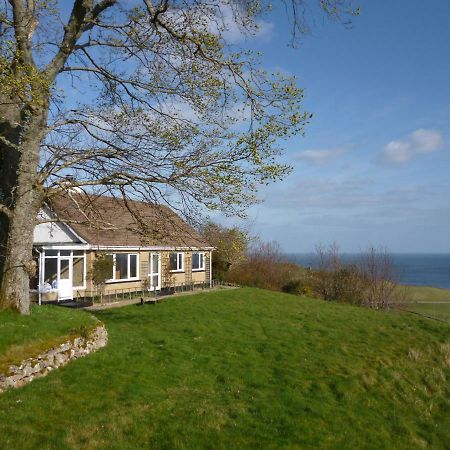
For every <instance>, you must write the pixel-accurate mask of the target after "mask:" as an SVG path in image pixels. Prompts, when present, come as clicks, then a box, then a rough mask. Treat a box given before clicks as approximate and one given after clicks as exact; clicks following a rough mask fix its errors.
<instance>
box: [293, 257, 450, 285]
mask: <svg viewBox="0 0 450 450" xmlns="http://www.w3.org/2000/svg"><path fill="white" fill-rule="evenodd" d="M286 256H287V257H288V259H289V261H291V262H294V263H297V264H300V265H302V266H306V267H308V266H310V267H313V268H314V267H315V266H316V265H317V257H316V255H314V254H313V253H288V254H287V255H286ZM390 256H391V258H392V263H393V266H394V269H395V274H396V277H397V279H398V281H399V282H400V283H401V284H408V285H415V286H433V287H438V288H443V289H450V254H436V253H435V254H428V253H421V254H412V253H408V254H407V253H394V254H390ZM341 257H342V260H343V261H344V262H349V263H354V262H357V261H358V259H359V258H360V255H358V254H352V253H344V254H341Z"/></svg>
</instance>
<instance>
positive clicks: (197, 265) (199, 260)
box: [192, 252, 204, 270]
mask: <svg viewBox="0 0 450 450" xmlns="http://www.w3.org/2000/svg"><path fill="white" fill-rule="evenodd" d="M192 269H193V270H201V269H204V263H203V253H198V252H194V253H192Z"/></svg>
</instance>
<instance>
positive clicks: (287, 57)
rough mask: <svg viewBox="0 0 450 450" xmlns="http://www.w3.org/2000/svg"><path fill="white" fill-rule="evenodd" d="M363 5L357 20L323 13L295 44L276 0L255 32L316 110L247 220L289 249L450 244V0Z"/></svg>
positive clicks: (449, 247) (420, 248) (443, 247)
mask: <svg viewBox="0 0 450 450" xmlns="http://www.w3.org/2000/svg"><path fill="white" fill-rule="evenodd" d="M359 4H360V5H361V7H362V8H361V15H360V16H359V17H358V18H356V19H355V20H354V24H353V28H352V29H346V28H345V27H343V26H342V25H340V24H337V23H330V22H329V21H322V20H320V19H318V20H316V23H315V25H314V27H313V30H312V34H311V35H309V36H306V37H305V38H303V39H302V41H301V43H300V45H299V46H298V48H296V49H292V48H290V47H289V46H287V45H286V44H287V43H288V41H289V35H288V32H287V31H288V26H287V22H286V20H285V16H284V14H283V12H282V10H281V9H280V10H279V11H277V10H275V13H276V14H274V15H273V16H270V17H268V18H267V20H268V21H269V20H270V22H269V23H266V24H264V28H265V30H263V31H264V32H263V33H262V34H261V36H260V37H259V38H257V41H255V42H254V44H255V47H257V48H259V49H262V50H263V51H264V53H265V56H264V66H265V67H266V68H269V69H271V68H273V69H280V70H283V71H285V72H288V73H291V74H293V75H295V76H296V77H297V78H298V83H299V85H300V86H301V87H303V88H304V89H305V102H304V106H305V109H306V110H308V111H310V112H312V113H314V117H313V119H312V122H311V123H310V125H309V126H308V127H307V129H306V135H305V137H302V136H298V137H296V138H294V139H292V140H290V141H289V142H288V143H287V150H288V151H287V153H286V160H287V161H289V162H290V163H291V164H292V165H293V166H294V171H293V173H292V174H291V175H290V176H289V177H288V178H287V179H286V180H284V181H283V182H280V183H278V184H276V185H271V186H269V187H268V188H267V189H264V190H262V191H261V193H260V197H261V198H262V199H263V200H264V203H262V204H259V205H257V206H255V207H252V208H251V209H249V220H248V226H249V227H250V230H251V232H253V233H255V234H259V235H260V236H261V237H262V239H264V240H276V241H278V242H279V243H280V245H281V247H282V249H283V250H285V251H289V252H308V251H311V250H313V248H314V246H315V244H317V243H325V244H327V243H332V242H336V243H338V244H339V246H340V248H341V249H342V250H343V251H348V252H354V251H359V250H361V249H364V248H366V247H367V246H368V245H376V246H384V247H386V248H388V249H389V250H390V251H392V252H450V201H449V200H450V177H449V174H450V120H449V119H450V102H449V100H450V57H449V56H450V54H449V53H450V51H449V47H448V45H449V42H450V26H449V21H448V18H449V17H450V2H449V1H448V0H429V1H427V2H423V1H418V0H412V1H411V0H397V1H395V2H392V1H387V0H384V1H376V2H375V1H368V0H366V1H361V2H359Z"/></svg>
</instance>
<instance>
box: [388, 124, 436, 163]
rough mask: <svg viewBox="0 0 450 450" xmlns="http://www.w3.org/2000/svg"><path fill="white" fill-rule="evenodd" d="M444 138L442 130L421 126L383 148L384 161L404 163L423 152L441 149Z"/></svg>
mask: <svg viewBox="0 0 450 450" xmlns="http://www.w3.org/2000/svg"><path fill="white" fill-rule="evenodd" d="M443 145H444V139H443V137H442V134H441V133H440V131H437V130H425V129H424V128H419V129H418V130H416V131H414V132H413V133H411V134H410V135H409V136H407V137H406V138H404V139H399V140H396V141H391V142H389V143H388V144H387V145H385V147H384V148H383V150H382V152H381V157H382V159H383V160H384V161H388V162H391V163H396V164H402V163H406V162H408V161H410V160H411V159H413V158H414V157H415V156H417V155H419V154H422V153H432V152H436V151H438V150H440V149H441V148H442V147H443Z"/></svg>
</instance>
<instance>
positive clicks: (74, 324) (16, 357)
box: [0, 306, 97, 374]
mask: <svg viewBox="0 0 450 450" xmlns="http://www.w3.org/2000/svg"><path fill="white" fill-rule="evenodd" d="M96 322H97V321H96V319H95V318H94V317H93V316H91V315H89V314H86V313H85V312H84V311H76V310H72V309H68V308H58V307H56V306H41V307H38V306H34V307H33V308H32V313H31V315H30V316H29V317H26V316H21V315H20V314H18V313H16V312H13V311H0V374H4V373H6V371H7V370H8V367H9V366H10V365H11V364H18V363H20V362H21V361H23V360H24V359H26V358H30V357H32V356H37V355H38V354H39V353H40V352H42V351H45V350H48V349H49V348H51V347H53V346H55V345H58V344H61V343H63V342H65V341H67V339H68V338H69V337H70V336H72V335H74V334H79V331H80V327H83V326H84V327H87V328H92V327H93V326H94V325H95V324H96Z"/></svg>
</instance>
